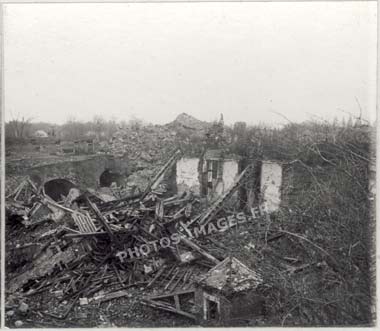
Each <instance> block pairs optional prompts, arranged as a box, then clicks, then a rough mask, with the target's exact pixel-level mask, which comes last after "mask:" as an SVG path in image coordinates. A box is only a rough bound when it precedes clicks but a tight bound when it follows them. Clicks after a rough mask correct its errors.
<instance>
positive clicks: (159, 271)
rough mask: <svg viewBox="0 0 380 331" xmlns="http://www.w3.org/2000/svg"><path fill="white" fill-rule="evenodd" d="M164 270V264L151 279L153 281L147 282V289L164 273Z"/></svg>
mask: <svg viewBox="0 0 380 331" xmlns="http://www.w3.org/2000/svg"><path fill="white" fill-rule="evenodd" d="M165 269H166V265H165V264H164V265H163V266H162V267H161V268H160V270H158V271H157V273H156V275H155V276H154V277H153V279H152V280H151V281H150V282H149V284H148V285H147V288H149V287H151V286H152V285H153V284H154V282H155V281H156V280H157V279H158V278H159V277H160V276H161V275H162V273H163V272H164V271H165Z"/></svg>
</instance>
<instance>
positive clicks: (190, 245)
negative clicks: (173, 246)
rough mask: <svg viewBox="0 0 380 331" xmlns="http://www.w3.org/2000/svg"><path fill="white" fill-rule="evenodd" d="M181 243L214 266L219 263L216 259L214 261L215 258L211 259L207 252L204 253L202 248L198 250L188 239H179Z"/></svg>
mask: <svg viewBox="0 0 380 331" xmlns="http://www.w3.org/2000/svg"><path fill="white" fill-rule="evenodd" d="M181 242H182V243H183V244H184V245H186V246H188V247H190V248H192V249H193V250H195V251H196V252H198V253H199V254H201V255H202V256H203V257H205V258H206V259H207V260H209V261H210V262H212V263H213V264H215V265H216V264H218V263H220V261H219V260H218V259H216V258H215V257H213V256H212V255H211V254H209V253H208V252H206V251H205V250H204V249H203V248H200V247H199V246H198V245H197V244H195V243H193V242H192V241H191V240H190V239H188V238H186V237H181Z"/></svg>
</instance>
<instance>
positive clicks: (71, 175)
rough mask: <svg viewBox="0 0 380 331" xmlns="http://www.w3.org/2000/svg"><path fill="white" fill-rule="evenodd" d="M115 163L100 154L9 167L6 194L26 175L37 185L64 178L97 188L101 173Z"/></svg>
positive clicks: (77, 183)
mask: <svg viewBox="0 0 380 331" xmlns="http://www.w3.org/2000/svg"><path fill="white" fill-rule="evenodd" d="M114 164H115V162H114V160H113V159H112V158H110V157H108V156H106V155H99V156H95V157H90V158H87V159H84V160H79V161H64V162H57V163H52V164H47V165H41V166H35V167H31V168H27V167H25V168H23V167H18V168H17V171H14V170H13V169H7V170H9V171H6V194H9V193H11V192H12V190H14V189H15V188H16V187H17V185H19V184H20V182H21V181H22V180H23V178H25V176H29V177H30V178H31V179H32V181H33V182H35V183H36V184H37V185H41V184H43V183H45V182H47V181H49V180H52V179H57V178H63V179H67V180H69V181H71V182H72V183H74V184H76V185H78V186H79V187H82V188H86V187H92V188H95V187H97V186H98V183H99V177H100V175H101V174H102V173H103V172H104V170H106V169H107V168H110V169H112V167H113V166H114Z"/></svg>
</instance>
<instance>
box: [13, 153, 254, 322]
mask: <svg viewBox="0 0 380 331" xmlns="http://www.w3.org/2000/svg"><path fill="white" fill-rule="evenodd" d="M180 156H181V153H180V152H179V151H176V152H175V153H174V154H173V155H172V157H171V158H170V159H169V160H168V161H167V162H166V163H165V165H164V166H163V167H162V168H161V169H160V170H159V171H158V172H157V175H156V176H155V177H154V178H153V179H152V181H151V182H150V183H149V185H148V186H147V188H146V190H145V191H144V192H143V193H142V194H139V195H134V196H130V197H126V198H122V199H115V200H113V201H101V199H99V196H96V195H94V194H91V193H90V192H88V191H87V192H85V193H84V194H81V195H80V196H79V197H77V198H76V199H73V200H72V201H71V204H70V205H67V199H63V200H62V201H61V202H56V201H53V200H52V199H51V198H49V197H48V196H47V195H45V194H44V192H43V190H42V189H37V187H36V186H35V185H34V184H33V183H32V182H31V181H29V180H28V181H27V182H26V184H25V183H24V186H25V185H29V187H30V190H31V192H32V193H31V196H33V199H32V200H33V201H32V202H31V199H30V196H28V201H27V202H25V204H26V203H32V206H31V208H30V209H29V210H28V212H27V213H26V215H27V217H29V216H30V210H32V211H33V208H36V207H35V206H36V205H37V204H39V205H41V206H45V207H47V208H48V210H50V211H51V212H52V213H53V214H55V215H56V216H55V217H54V218H52V219H53V220H54V221H55V224H56V228H55V229H53V230H50V232H49V233H46V234H44V235H42V236H41V237H40V239H37V243H34V244H37V245H38V249H37V252H36V253H35V254H34V256H33V259H32V260H30V261H29V264H30V267H29V269H26V271H24V272H23V274H22V275H17V276H16V277H14V279H15V284H14V286H11V288H12V290H13V291H18V292H23V293H24V294H25V295H28V296H33V295H36V294H38V293H42V292H46V291H50V292H54V293H58V294H57V295H58V296H59V298H60V300H61V301H70V300H71V303H70V304H69V305H68V309H67V311H66V312H65V313H63V314H60V315H56V314H55V315H54V314H50V315H51V316H52V317H55V318H60V319H62V318H65V317H66V316H67V314H69V312H70V310H71V309H72V307H73V306H74V305H75V304H76V303H77V302H78V300H80V299H81V302H86V303H92V302H93V303H99V302H104V301H109V300H112V299H114V298H119V297H122V296H125V295H126V293H127V289H129V288H130V287H133V286H139V287H140V286H144V288H145V289H146V291H150V290H154V291H155V295H153V296H149V297H146V298H145V299H144V302H145V303H146V304H149V305H151V306H153V307H156V308H160V309H163V310H167V311H171V312H175V313H178V314H181V315H183V316H187V317H189V318H193V315H192V314H191V312H186V311H185V310H184V309H183V308H182V307H181V300H184V299H188V296H189V295H190V296H191V294H192V293H193V292H194V281H195V280H196V278H197V277H198V276H199V275H200V274H202V273H205V272H207V270H208V269H209V268H210V267H213V266H215V265H216V264H218V263H219V262H220V261H221V260H222V259H224V257H225V256H214V255H213V254H211V253H210V252H208V251H207V250H206V249H205V247H202V244H200V242H199V241H196V240H195V239H190V238H188V237H186V236H185V234H186V227H191V226H195V225H205V224H207V223H208V222H209V221H211V220H212V219H213V218H214V217H215V216H216V215H217V213H218V212H219V211H220V210H221V209H222V208H223V205H224V203H225V202H226V201H227V200H228V199H229V198H230V197H231V196H232V195H233V193H234V192H235V191H236V190H237V189H238V187H239V185H240V184H241V183H242V182H243V181H244V180H245V179H246V177H247V176H248V175H249V173H250V171H251V170H252V169H251V168H250V167H248V168H247V169H246V170H244V171H243V172H242V173H241V175H240V176H239V178H238V179H237V180H236V181H235V183H234V184H233V186H232V187H231V188H230V189H229V190H227V192H225V193H224V194H223V196H222V197H220V198H219V199H218V200H217V201H215V203H213V204H212V205H211V206H210V207H209V208H208V209H206V210H204V211H203V212H201V213H196V210H197V209H199V206H200V201H199V200H198V199H197V198H196V197H195V196H193V194H191V193H190V192H185V193H184V194H182V195H174V196H169V197H167V196H166V197H165V196H164V194H161V193H159V191H158V190H157V187H158V186H159V183H160V182H161V181H162V179H163V177H164V176H165V174H166V172H167V171H168V170H169V169H170V168H171V167H172V166H173V165H174V164H175V162H176V161H177V160H178V158H179V157H180ZM24 186H22V187H21V186H20V188H18V190H16V191H15V192H14V194H12V195H11V196H9V197H7V198H8V201H10V200H12V201H13V202H15V203H16V202H17V201H16V200H15V199H17V198H19V197H20V195H21V190H24V191H25V188H24ZM63 198H64V197H63ZM18 203H20V202H18ZM20 204H21V205H22V203H20ZM33 204H34V205H33ZM35 213H36V212H35ZM45 216H46V215H45ZM50 216H51V215H50V214H49V215H48V218H49V217H50ZM33 224H38V222H37V221H36V222H35V223H33ZM175 233H177V234H183V235H181V236H180V240H179V242H178V243H176V244H174V245H170V247H163V246H160V245H157V246H158V248H157V250H154V251H152V252H151V254H148V255H146V256H145V255H142V254H135V255H134V256H130V257H129V258H128V259H126V260H124V261H121V260H120V259H119V258H118V256H117V253H118V252H120V251H122V252H128V251H135V249H136V247H137V248H138V247H140V246H141V245H150V243H151V242H152V241H156V242H159V241H160V239H161V238H170V237H171V235H173V234H175ZM184 257H186V258H184ZM189 257H190V259H187V258H189ZM41 261H43V263H45V264H47V265H46V266H45V269H44V272H45V274H43V276H41V277H36V274H38V275H41V273H42V271H41V270H38V272H36V268H38V266H39V265H40V264H41ZM46 261H47V262H46ZM26 285H27V286H26ZM106 288H108V289H109V291H108V293H102V294H101V295H99V291H103V292H104V291H105V290H106ZM157 292H158V294H157ZM164 298H165V300H166V299H167V298H172V300H173V305H171V304H169V303H167V300H166V301H165V300H164V301H162V299H164ZM191 300H192V299H191V298H190V302H191Z"/></svg>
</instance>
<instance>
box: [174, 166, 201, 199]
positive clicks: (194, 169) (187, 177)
mask: <svg viewBox="0 0 380 331" xmlns="http://www.w3.org/2000/svg"><path fill="white" fill-rule="evenodd" d="M198 165H199V159H198V158H182V159H180V160H179V161H178V162H177V165H176V166H177V178H176V179H177V190H178V193H179V194H181V193H182V192H184V191H187V190H192V191H193V192H194V193H195V194H200V188H201V185H200V182H199V178H198V176H199V174H198Z"/></svg>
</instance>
